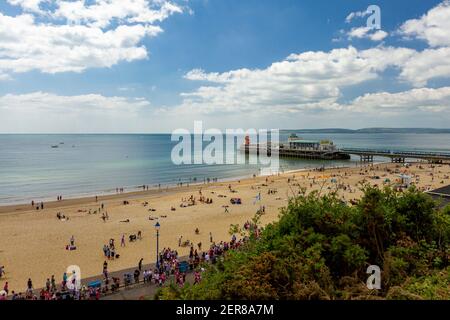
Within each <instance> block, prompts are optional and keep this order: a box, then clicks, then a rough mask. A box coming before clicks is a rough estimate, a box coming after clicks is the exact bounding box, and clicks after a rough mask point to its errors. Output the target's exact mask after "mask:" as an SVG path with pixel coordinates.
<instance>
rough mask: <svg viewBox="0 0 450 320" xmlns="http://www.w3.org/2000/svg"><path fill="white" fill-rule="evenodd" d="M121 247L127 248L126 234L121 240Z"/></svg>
mask: <svg viewBox="0 0 450 320" xmlns="http://www.w3.org/2000/svg"><path fill="white" fill-rule="evenodd" d="M120 246H121V247H125V234H122V239H121V240H120Z"/></svg>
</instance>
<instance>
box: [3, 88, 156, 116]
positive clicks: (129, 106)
mask: <svg viewBox="0 0 450 320" xmlns="http://www.w3.org/2000/svg"><path fill="white" fill-rule="evenodd" d="M149 106H150V102H148V101H147V100H146V99H144V98H125V97H105V96H103V95H99V94H87V95H76V96H60V95H56V94H52V93H47V92H41V91H38V92H33V93H27V94H19V95H15V94H7V95H4V96H1V97H0V110H2V111H4V110H9V111H11V112H14V111H24V110H29V111H32V110H37V111H51V112H61V111H63V112H64V113H77V112H81V111H84V110H85V111H89V112H90V113H96V112H99V113H101V114H104V112H118V113H122V112H125V113H130V112H131V113H134V112H137V111H139V110H140V109H141V108H145V107H149Z"/></svg>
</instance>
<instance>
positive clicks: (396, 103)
mask: <svg viewBox="0 0 450 320" xmlns="http://www.w3.org/2000/svg"><path fill="white" fill-rule="evenodd" d="M346 109H349V110H352V111H360V112H373V113H383V112H390V113H392V112H400V113H402V112H405V111H406V112H417V111H424V112H443V111H447V112H448V111H450V87H442V88H438V89H434V88H420V89H412V90H408V91H404V92H398V93H389V92H379V93H369V94H365V95H363V96H361V97H358V98H356V99H355V100H354V101H353V102H352V103H351V104H349V105H348V106H346ZM449 114H450V113H449Z"/></svg>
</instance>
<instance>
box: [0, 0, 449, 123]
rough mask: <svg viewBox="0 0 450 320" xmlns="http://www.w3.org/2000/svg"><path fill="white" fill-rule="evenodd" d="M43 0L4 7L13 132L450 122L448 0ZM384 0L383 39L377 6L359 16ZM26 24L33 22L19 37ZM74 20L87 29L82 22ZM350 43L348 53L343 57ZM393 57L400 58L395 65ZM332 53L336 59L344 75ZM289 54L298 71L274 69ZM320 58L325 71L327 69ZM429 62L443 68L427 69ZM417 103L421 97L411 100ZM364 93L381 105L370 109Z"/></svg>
mask: <svg viewBox="0 0 450 320" xmlns="http://www.w3.org/2000/svg"><path fill="white" fill-rule="evenodd" d="M128 1H131V3H133V1H134V0H128ZM33 2H34V4H33ZM38 2H39V1H38ZM41 2H42V3H39V6H36V5H35V3H36V1H33V0H31V1H30V0H7V1H2V2H1V4H0V13H1V14H2V16H1V19H2V20H3V21H2V20H0V30H2V28H1V27H2V26H3V27H4V29H3V31H0V125H1V127H0V132H155V131H158V132H161V131H164V132H166V131H171V130H173V129H175V128H178V127H187V128H190V127H192V122H193V121H194V120H204V121H205V122H206V123H207V125H210V126H217V127H220V128H225V127H230V128H234V127H244V126H249V125H251V126H255V127H269V126H276V127H279V128H306V127H308V128H323V127H348V128H359V127H369V126H391V127H392V126H399V127H408V126H420V127H423V126H427V127H448V120H449V118H448V115H445V116H443V113H445V111H447V114H448V107H449V104H450V101H449V97H450V94H449V93H448V88H449V87H448V86H449V85H450V81H449V76H450V75H449V73H450V72H449V73H447V71H446V70H444V69H445V68H446V67H445V61H444V60H445V58H447V57H449V56H448V55H447V54H448V53H447V49H448V47H449V46H450V44H449V43H447V42H446V40H445V39H444V40H443V39H442V38H441V37H439V36H438V35H439V32H441V33H442V32H444V33H446V34H445V35H448V38H450V34H449V33H450V31H449V29H448V28H447V25H446V22H445V21H442V20H443V19H442V17H443V16H444V17H446V15H447V14H448V13H449V12H450V6H449V5H448V2H446V1H444V2H442V1H419V0H415V1H354V0H341V1H325V0H315V1H310V0H308V1H298V0H297V1H295V0H280V1H275V0H274V1H269V0H267V1H257V0H226V1H225V0H191V1H184V0H180V1H172V2H168V1H163V0H157V1H146V0H136V6H137V9H139V7H138V6H147V5H148V8H150V9H152V10H154V11H151V12H150V13H149V15H147V16H142V17H141V16H139V17H138V16H137V14H136V13H135V12H131V13H130V14H129V15H126V16H123V17H120V18H118V17H115V16H114V14H112V15H111V16H110V17H109V18H107V19H106V20H107V21H106V22H105V20H101V19H104V17H102V16H101V15H98V12H101V8H99V10H97V12H96V11H95V10H96V7H95V5H98V4H99V3H102V2H103V4H105V3H106V4H107V5H109V7H108V8H110V9H109V10H110V11H111V12H114V11H113V10H114V9H115V7H114V6H115V5H118V3H120V2H121V1H113V0H91V1H85V2H83V1H81V4H80V5H81V7H78V8H81V9H82V10H81V9H80V10H74V9H73V8H72V9H71V10H72V11H70V10H67V8H66V10H65V11H64V10H62V9H61V7H60V6H61V3H63V2H66V3H69V4H70V2H76V1H70V0H42V1H41ZM165 3H169V4H170V5H171V6H173V7H170V8H171V9H170V10H169V11H170V13H169V14H166V15H164V16H163V17H162V18H159V19H156V20H155V18H154V17H155V16H157V15H158V14H159V13H161V12H165V11H163V8H166V7H164V5H165ZM372 4H375V5H378V6H379V7H380V9H381V30H382V31H383V32H385V33H386V35H381V38H382V39H377V40H371V39H370V38H369V37H370V35H371V34H373V33H375V32H376V30H373V31H372V30H370V31H364V30H362V29H361V28H364V27H365V26H366V19H367V16H365V17H359V18H354V19H352V20H351V21H350V22H346V18H347V17H348V16H349V14H350V13H352V12H364V11H365V10H366V9H367V7H368V6H369V5H372ZM142 8H144V7H142ZM145 8H147V7H145ZM167 8H169V7H167ZM85 9H89V10H90V11H87V10H85ZM58 10H59V11H58ZM83 10H84V11H83ZM164 10H165V9H164ZM432 10H434V11H432ZM103 11H104V10H103ZM138 11H139V10H138ZM140 11H142V10H140ZM430 11H431V14H429V12H430ZM24 16H29V17H33V18H34V20H33V21H32V22H30V21H26V20H24V19H20V18H21V17H24ZM73 17H77V19H75V20H76V21H73ZM99 17H100V18H99ZM449 17H450V16H449ZM132 19H133V20H132ZM433 19H435V20H433ZM407 21H412V22H411V23H409V25H408V28H406V27H404V26H405V23H406V22H407ZM13 24H14V26H16V24H17V26H18V27H17V28H16V29H20V28H21V27H22V24H23V25H24V28H25V27H26V29H24V30H27V31H24V32H23V33H22V34H21V33H17V34H14V32H13V34H12V35H11V34H10V33H9V32H8V30H7V28H8V26H11V27H13ZM43 24H46V25H49V24H50V25H52V26H53V28H52V29H51V30H46V29H43V28H40V26H42V25H43ZM64 26H66V27H68V28H71V27H76V26H81V27H83V29H80V30H78V31H76V32H75V33H74V32H72V31H71V30H62V29H61V27H64ZM121 26H132V29H130V30H128V31H127V33H126V35H124V36H123V39H122V42H121V43H119V44H112V42H113V41H114V40H113V38H114V37H109V36H107V33H108V31H115V30H117V29H119V28H121ZM138 27H139V28H138ZM154 27H157V28H160V29H161V30H159V31H155V30H153V29H151V28H154ZM30 28H31V29H33V30H34V28H35V29H36V30H34V31H33V30H32V31H29V30H30ZM143 28H149V29H148V34H146V35H143V33H142V32H144V31H142V29H143ZM427 28H428V29H430V28H431V32H429V30H428V29H427ZM439 28H441V29H439ZM60 29H61V30H60ZM150 29H151V30H150ZM357 29H358V30H359V31H361V30H362V33H358V32H357V31H358V30H357ZM360 29H361V30H360ZM436 29H438V30H436ZM352 30H354V31H355V35H356V36H355V35H354V36H351V35H350V33H351V31H352ZM442 30H443V31H442ZM53 32H54V34H53ZM77 32H78V33H77ZM80 32H82V33H83V34H81V35H80ZM24 33H25V34H24ZM28 33H30V34H29V35H28ZM84 33H85V34H84ZM436 34H437V36H436ZM14 37H16V38H14ZM22 37H23V38H22ZM52 37H53V38H52ZM444 38H445V37H444ZM49 39H50V40H49ZM66 39H68V40H67V44H66ZM136 39H137V40H136ZM46 41H49V45H47V46H45V43H46ZM107 41H110V42H111V43H107ZM98 42H102V46H99V45H97V43H98ZM131 42H132V43H131ZM15 43H21V44H22V43H23V45H24V47H25V46H26V48H25V49H24V48H16V47H15V45H14V44H15ZM43 43H44V44H43ZM61 43H62V44H61ZM130 43H131V44H130ZM43 46H45V47H43ZM52 46H55V48H54V49H53V48H52ZM105 48H106V49H105ZM142 48H143V50H144V51H145V53H143V52H142ZM376 48H381V49H380V50H379V51H381V53H380V56H379V57H378V56H377V57H376V58H373V57H372V53H373V52H372V51H370V50H373V49H376ZM389 48H391V50H393V51H395V52H392V54H391V53H390V52H389ZM339 49H342V50H344V51H343V52H342V53H336V54H332V52H333V50H339ZM352 49H354V50H355V51H356V54H355V53H354V52H353V51H352ZM401 49H405V50H406V49H407V50H411V52H408V53H403V52H401ZM47 51H48V52H47ZM102 51H104V52H103V53H102ZM106 51H108V52H106ZM135 51H136V52H135ZM137 51H139V52H137ZM429 51H433V52H429ZM34 52H36V54H35V55H34ZM59 52H61V53H59ZM86 52H87V53H86ZM306 52H311V53H312V54H313V55H314V58H313V60H314V61H310V57H309V56H308V57H307V58H305V57H304V56H300V57H298V58H297V59H298V63H296V65H295V66H294V65H293V63H289V61H291V60H286V59H287V57H289V56H290V55H302V54H304V53H306ZM320 52H323V53H324V55H325V56H324V57H318V55H319V53H320ZM424 52H425V53H426V55H427V56H425V54H424ZM72 55H73V56H72ZM77 55H79V56H77ZM360 55H362V57H360ZM383 55H386V57H388V58H392V57H394V56H395V57H397V55H398V58H395V59H394V58H392V60H393V61H389V63H388V65H383V64H384V63H383V61H386V60H387V58H385V57H384V56H383ZM404 55H408V57H405V56H404ZM428 55H429V57H428ZM67 56H70V58H66V57H67ZM116 56H117V58H116ZM61 57H63V58H61ZM436 57H439V58H440V59H441V58H442V59H443V61H442V63H443V66H442V67H441V66H439V65H436ZM110 59H111V61H110ZM305 59H306V60H308V68H306V69H307V71H304V70H305V67H304V66H303V65H302V63H303V62H304V61H305ZM347 59H350V60H347ZM360 59H362V60H364V61H361V62H360V61H359V60H360ZM422 59H423V61H422ZM60 60H61V61H60ZM324 60H326V61H328V62H330V61H334V62H336V65H335V66H333V67H332V69H330V71H329V72H335V73H336V74H335V76H334V78H333V77H332V78H333V79H332V80H330V79H327V72H328V71H327V70H328V69H327V68H329V66H328V65H327V64H328V63H324ZM341 60H342V61H341ZM366 60H367V61H366ZM375 60H376V61H375ZM419 60H420V61H421V62H420V63H418V66H417V68H414V66H413V67H411V61H419ZM49 62H50V63H49ZM276 63H281V64H282V65H281V68H285V67H286V68H288V69H286V70H281V71H276V72H275V73H272V71H273V70H270V67H271V66H273V64H276ZM305 63H306V62H305ZM427 63H429V64H430V66H429V67H427V66H426V65H425V66H424V64H427ZM290 64H292V65H290ZM315 64H318V69H321V70H322V68H323V70H322V72H323V74H315V72H314V65H315ZM352 64H355V65H352ZM446 64H447V65H448V63H446ZM285 65H286V66H285ZM311 66H312V68H313V69H311V70H310V69H309V68H310V67H311ZM277 68H278V67H277ZM342 68H344V69H345V68H348V70H345V71H343V69H342ZM421 68H425V70H437V71H436V72H434V73H433V72H431V74H427V75H426V76H425V75H424V73H423V71H421ZM239 70H241V71H239ZM242 70H245V72H244V75H242ZM442 70H444V71H442ZM193 71H194V72H193ZM302 72H305V74H302ZM352 72H355V79H356V80H355V79H353V78H352ZM229 73H231V76H230V74H229ZM260 73H261V75H260ZM189 75H190V76H189ZM316 76H317V79H316V78H314V77H316ZM422 76H423V77H424V79H419V78H421V77H422ZM346 77H348V79H347V78H346ZM261 79H262V80H261ZM340 79H342V81H341V80H340ZM344 79H347V80H344ZM418 79H419V80H418ZM259 81H261V83H259ZM278 86H279V87H278ZM296 88H299V90H298V91H297V90H296ZM216 89H220V90H216ZM419 90H420V91H419ZM212 91H214V92H212ZM279 92H283V94H282V95H280V94H279ZM241 97H243V98H245V99H244V100H245V101H241ZM363 97H364V99H363ZM358 99H359V100H358ZM362 99H363V100H362ZM408 99H409V100H408ZM418 99H419V100H420V99H422V100H423V101H420V103H419V102H418ZM385 101H389V103H388V104H387V105H386V106H383V107H381V108H377V103H383V102H385ZM409 101H413V102H415V103H414V104H412V105H411V108H408V102H409ZM362 102H364V105H371V107H370V108H369V109H370V110H362V107H361V105H359V104H358V103H362ZM397 103H398V105H397ZM2 119H3V120H2ZM244 119H245V120H244Z"/></svg>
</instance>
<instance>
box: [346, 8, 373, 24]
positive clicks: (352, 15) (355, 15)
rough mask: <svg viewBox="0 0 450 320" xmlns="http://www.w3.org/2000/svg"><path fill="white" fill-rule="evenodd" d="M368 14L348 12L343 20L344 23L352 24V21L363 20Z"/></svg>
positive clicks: (366, 12) (364, 12)
mask: <svg viewBox="0 0 450 320" xmlns="http://www.w3.org/2000/svg"><path fill="white" fill-rule="evenodd" d="M369 13H370V12H369V11H367V10H366V11H355V12H350V13H349V15H348V16H347V17H346V18H345V22H346V23H350V22H352V20H353V19H355V18H363V17H365V16H367V15H368V14H369Z"/></svg>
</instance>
